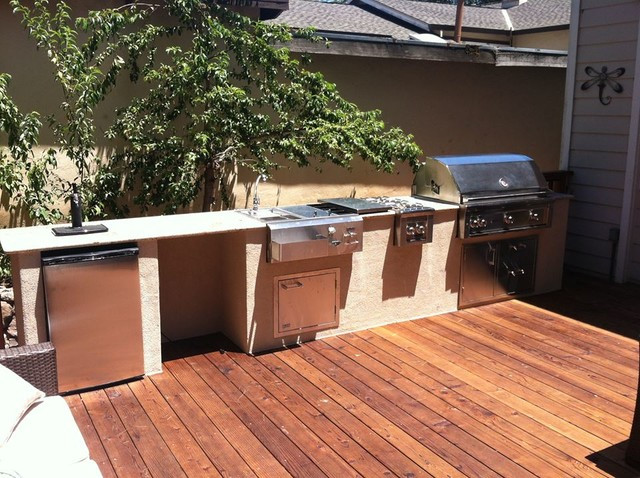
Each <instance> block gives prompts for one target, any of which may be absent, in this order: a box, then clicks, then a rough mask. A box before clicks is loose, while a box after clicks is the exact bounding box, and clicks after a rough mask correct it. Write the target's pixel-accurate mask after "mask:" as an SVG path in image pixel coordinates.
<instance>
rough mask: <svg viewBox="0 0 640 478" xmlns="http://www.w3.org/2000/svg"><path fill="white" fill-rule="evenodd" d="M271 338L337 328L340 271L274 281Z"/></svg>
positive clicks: (279, 277) (311, 273)
mask: <svg viewBox="0 0 640 478" xmlns="http://www.w3.org/2000/svg"><path fill="white" fill-rule="evenodd" d="M273 299H274V326H273V334H274V337H286V336H290V335H299V334H302V333H305V332H314V331H319V330H325V329H331V328H335V327H337V326H338V324H339V310H340V269H339V268H334V269H325V270H320V271H313V272H305V273H300V274H290V275H285V276H278V277H275V278H274V298H273Z"/></svg>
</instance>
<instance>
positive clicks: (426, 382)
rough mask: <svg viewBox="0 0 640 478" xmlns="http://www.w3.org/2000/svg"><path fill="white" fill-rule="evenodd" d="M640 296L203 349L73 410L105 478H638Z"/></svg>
mask: <svg viewBox="0 0 640 478" xmlns="http://www.w3.org/2000/svg"><path fill="white" fill-rule="evenodd" d="M639 292H640V288H638V287H627V286H622V287H620V286H617V285H612V284H606V283H604V284H603V283H601V282H597V281H595V280H592V279H584V280H583V279H579V278H578V279H577V280H576V279H575V278H573V279H572V281H571V282H569V283H568V286H567V287H566V290H563V291H559V292H556V293H552V294H548V295H547V296H542V297H532V298H527V299H523V300H511V301H507V302H502V303H496V304H489V305H485V306H481V307H477V308H469V309H465V310H463V311H458V312H455V313H450V314H443V315H439V316H434V317H428V318H424V319H419V320H415V321H410V322H406V323H401V324H395V325H389V326H385V327H377V328H375V329H371V330H364V331H360V332H356V333H350V334H344V335H342V336H339V337H333V338H327V339H324V340H318V341H315V342H310V343H307V344H303V345H301V346H299V347H292V348H290V349H283V350H279V351H275V352H270V353H265V354H262V355H259V356H255V357H253V356H249V355H245V354H241V353H237V352H235V351H234V347H232V346H231V345H230V344H229V342H228V340H226V339H224V338H221V337H220V336H211V337H208V338H204V339H194V340H189V341H185V342H179V343H175V344H169V345H172V346H173V345H175V347H171V348H168V347H163V348H164V349H165V350H164V352H163V357H164V359H165V364H164V369H165V370H164V372H163V373H161V374H158V375H155V376H152V377H146V378H144V379H142V380H140V381H134V382H131V383H128V384H126V385H118V386H115V387H106V388H105V389H103V390H95V391H91V392H84V393H81V394H77V395H69V396H67V397H66V400H67V403H68V404H69V406H70V408H71V411H72V413H73V415H74V417H75V418H76V421H77V423H78V425H79V427H80V430H81V432H82V433H83V436H84V437H85V440H86V442H87V445H88V447H89V450H90V453H91V456H92V458H93V459H94V460H95V461H96V462H97V463H98V466H99V467H100V468H101V470H102V473H103V476H105V477H108V478H111V477H127V478H128V477H131V476H154V477H162V476H189V477H191V476H194V477H199V476H207V477H209V476H258V477H269V478H271V477H278V478H279V477H281V476H282V477H286V476H301V477H315V476H339V475H344V476H364V477H369V476H412V477H428V476H432V477H436V478H440V477H446V476H451V477H456V478H463V477H482V478H484V477H492V476H495V477H497V476H503V477H507V476H508V477H512V476H513V477H515V476H517V477H521V476H523V477H524V476H532V475H535V476H541V477H554V478H555V477H560V476H568V477H572V478H607V477H615V478H632V477H636V478H637V477H638V476H640V471H639V470H634V469H632V468H630V467H629V466H627V465H626V464H625V463H624V453H625V448H626V439H627V436H628V431H629V427H630V422H631V417H632V411H633V408H634V405H635V393H636V390H635V384H636V383H637V377H638V342H637V340H635V337H637V334H638V333H639V332H640V321H638V319H637V312H636V310H637V302H638V297H639ZM563 298H564V299H563ZM539 305H544V308H542V307H539ZM214 350H215V351H217V352H215V353H213V352H212V351H214ZM221 350H225V351H227V352H226V353H221V352H220V351H221ZM340 478H341V477H340Z"/></svg>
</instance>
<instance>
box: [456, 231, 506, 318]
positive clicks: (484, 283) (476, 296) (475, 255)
mask: <svg viewBox="0 0 640 478" xmlns="http://www.w3.org/2000/svg"><path fill="white" fill-rule="evenodd" d="M496 260H497V250H496V245H495V243H493V242H481V243H476V244H467V245H465V246H464V247H463V249H462V273H461V277H460V299H459V302H460V305H461V306H463V305H469V304H475V303H479V302H485V301H487V300H490V299H492V298H493V297H494V296H495V285H496Z"/></svg>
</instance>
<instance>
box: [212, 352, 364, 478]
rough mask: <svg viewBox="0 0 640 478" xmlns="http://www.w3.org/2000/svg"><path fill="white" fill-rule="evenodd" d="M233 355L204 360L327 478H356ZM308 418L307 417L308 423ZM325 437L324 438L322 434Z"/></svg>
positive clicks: (350, 468) (214, 354)
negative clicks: (329, 477) (345, 477)
mask: <svg viewBox="0 0 640 478" xmlns="http://www.w3.org/2000/svg"><path fill="white" fill-rule="evenodd" d="M231 355H234V354H233V353H229V352H228V353H225V354H219V353H213V354H211V353H210V354H207V355H206V356H205V357H206V358H207V359H208V360H209V361H211V363H212V364H213V365H214V366H216V367H217V368H218V370H220V372H221V373H222V374H224V376H225V377H226V378H227V380H228V381H229V383H231V384H233V385H234V386H235V387H237V389H238V392H239V393H241V394H242V395H243V396H245V397H247V398H248V399H249V400H250V401H251V402H252V403H253V404H254V405H256V407H259V409H260V410H261V411H262V412H263V413H264V414H265V416H267V417H268V418H269V420H271V421H272V422H273V424H274V425H275V426H276V427H277V428H279V429H280V430H281V431H283V432H284V433H285V434H286V435H287V437H288V438H289V439H290V440H291V441H292V442H293V443H295V444H296V445H297V446H298V448H299V449H300V450H302V451H303V452H305V454H306V455H307V457H308V458H309V459H310V460H311V461H312V462H313V463H315V464H316V466H317V467H318V468H319V469H320V470H322V472H323V473H324V474H326V475H327V476H333V477H341V476H352V477H355V476H357V472H356V470H355V469H353V468H352V467H351V465H349V463H347V462H346V461H345V459H344V458H342V457H341V456H340V455H339V454H338V453H336V452H335V450H334V449H333V447H331V446H329V445H328V444H327V443H325V441H324V440H323V439H321V438H320V437H319V436H318V435H316V433H314V431H313V430H312V429H311V428H310V427H309V426H308V425H307V423H308V422H307V423H305V420H303V417H302V416H297V415H296V414H294V413H292V412H291V411H290V410H288V409H287V408H286V407H283V406H282V404H281V403H280V402H278V401H277V399H275V397H274V396H273V395H272V394H271V393H269V392H268V391H267V390H265V388H264V387H263V386H262V385H260V384H259V383H258V382H257V381H255V380H254V379H253V378H252V377H251V376H250V375H249V374H248V373H247V372H246V371H245V370H244V369H242V367H240V366H239V365H238V364H237V363H236V362H235V361H234V360H232V359H231V358H230V356H231ZM310 418H311V416H309V415H308V416H307V419H310ZM324 435H325V437H326V436H327V434H326V433H325V434H324Z"/></svg>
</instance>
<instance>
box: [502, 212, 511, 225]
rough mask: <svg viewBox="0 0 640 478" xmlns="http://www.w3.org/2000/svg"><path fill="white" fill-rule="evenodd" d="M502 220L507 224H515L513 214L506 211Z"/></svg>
mask: <svg viewBox="0 0 640 478" xmlns="http://www.w3.org/2000/svg"><path fill="white" fill-rule="evenodd" d="M502 220H503V221H504V223H505V224H507V225H509V224H513V216H512V215H511V214H507V213H506V212H505V213H504V216H502Z"/></svg>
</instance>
